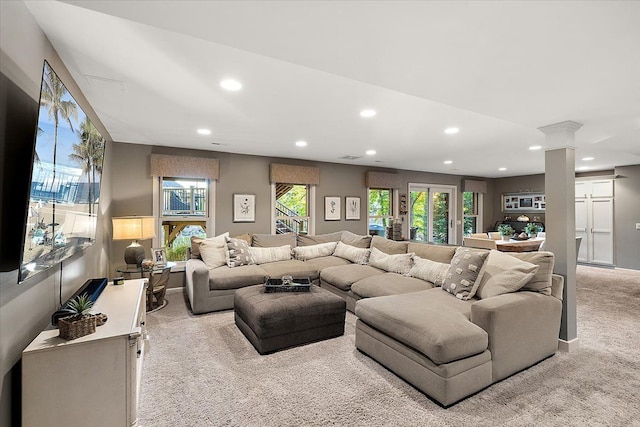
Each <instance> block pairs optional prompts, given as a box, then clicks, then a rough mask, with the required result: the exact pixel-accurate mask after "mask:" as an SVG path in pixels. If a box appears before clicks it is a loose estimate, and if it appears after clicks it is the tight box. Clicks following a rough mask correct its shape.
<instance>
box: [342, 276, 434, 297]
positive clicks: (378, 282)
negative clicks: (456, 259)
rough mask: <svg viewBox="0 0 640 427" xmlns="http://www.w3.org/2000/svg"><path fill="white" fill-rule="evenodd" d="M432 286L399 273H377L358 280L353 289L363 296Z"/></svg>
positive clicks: (377, 295)
mask: <svg viewBox="0 0 640 427" xmlns="http://www.w3.org/2000/svg"><path fill="white" fill-rule="evenodd" d="M431 288H433V284H432V283H429V282H425V281H424V280H420V279H416V278H414V277H407V276H403V275H401V274H397V273H385V274H377V275H375V276H371V277H367V278H366V279H362V280H358V281H357V282H355V283H354V284H353V285H351V291H352V292H353V293H354V294H356V295H358V296H359V297H361V298H371V297H381V296H384V295H398V294H406V293H409V292H418V291H424V290H427V289H431Z"/></svg>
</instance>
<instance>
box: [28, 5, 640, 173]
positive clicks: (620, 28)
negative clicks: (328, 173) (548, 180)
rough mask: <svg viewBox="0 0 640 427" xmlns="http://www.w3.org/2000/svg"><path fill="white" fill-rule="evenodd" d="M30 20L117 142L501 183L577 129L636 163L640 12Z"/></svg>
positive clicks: (163, 14)
mask: <svg viewBox="0 0 640 427" xmlns="http://www.w3.org/2000/svg"><path fill="white" fill-rule="evenodd" d="M25 3H26V4H27V6H28V8H29V10H30V11H31V13H32V14H33V16H34V17H35V19H36V20H37V22H38V23H39V25H40V26H41V27H42V29H43V30H44V32H45V33H46V34H47V36H48V37H49V39H50V40H51V42H52V44H53V46H54V47H55V49H56V50H57V52H58V54H59V55H60V57H61V58H62V60H63V61H64V63H65V64H66V66H67V68H69V70H70V72H71V73H72V75H73V77H74V78H75V80H76V82H77V83H78V85H79V86H80V88H81V89H82V91H83V93H84V95H85V96H86V98H87V99H88V100H89V102H90V103H91V105H92V106H93V108H94V109H95V110H96V112H97V114H98V116H99V117H100V119H101V120H102V122H103V123H104V125H105V127H106V128H107V130H108V131H109V133H110V134H111V136H112V138H113V139H114V140H115V141H119V142H129V143H140V144H153V145H160V146H173V147H186V148H195V149H204V150H213V151H224V152H233V153H244V154H257V155H266V156H277V157H291V158H299V159H309V160H319V161H328V162H338V163H350V164H358V165H370V166H380V167H388V168H398V169H409V170H420V171H430V172H440V173H453V174H460V175H476V176H484V177H500V176H513V175H525V174H533V173H542V172H544V150H540V151H536V152H532V151H529V150H528V147H529V146H531V145H542V146H544V145H545V138H544V135H543V134H542V133H541V132H540V131H538V130H537V128H538V127H541V126H545V125H549V124H553V123H557V122H560V121H564V120H574V121H577V122H579V123H582V124H583V125H584V126H583V127H582V129H580V130H579V131H578V132H577V133H576V143H575V145H576V166H577V167H580V166H588V167H589V168H590V169H593V170H604V169H611V168H613V167H614V166H620V165H629V164H640V24H638V23H639V22H640V2H633V1H626V2H623V1H620V2H616V1H603V2H598V1H567V2H564V1H556V2H538V1H530V2H484V1H475V2H462V1H456V2H446V1H442V2H437V1H428V2H420V1H414V2H399V1H339V2H338V1H315V2H306V1H298V2H289V1H228V2H227V1H216V2H213V1H155V2H152V1H126V2H125V1H65V2H56V1H26V2H25ZM228 77H233V78H235V79H237V80H239V81H241V82H242V84H243V88H242V90H240V91H238V92H227V91H225V90H224V89H222V88H220V86H219V82H220V81H221V80H222V79H224V78H228ZM123 82H124V83H123ZM364 108H372V109H375V110H376V111H377V116H376V117H374V118H370V119H363V118H361V117H360V116H359V112H360V111H361V110H362V109H364ZM450 126H455V127H458V128H459V129H460V132H459V133H458V134H456V135H445V134H444V129H445V128H447V127H450ZM199 127H208V128H210V129H212V131H213V133H212V135H210V136H201V135H198V134H197V133H196V129H197V128H199ZM299 139H304V140H306V141H307V142H308V143H309V145H308V146H307V147H305V148H297V147H295V146H294V142H295V141H296V140H299ZM214 144H219V145H214ZM546 148H556V147H546ZM368 149H375V150H376V151H377V154H376V155H375V156H366V155H365V151H366V150H368ZM343 156H361V157H360V158H358V159H355V160H341V159H340V157H343ZM586 156H591V157H595V159H594V160H592V161H588V162H587V161H582V160H581V159H582V158H583V157H586ZM444 160H452V161H453V163H452V164H450V165H445V164H443V161H444ZM499 167H506V168H507V171H504V172H500V171H498V168H499Z"/></svg>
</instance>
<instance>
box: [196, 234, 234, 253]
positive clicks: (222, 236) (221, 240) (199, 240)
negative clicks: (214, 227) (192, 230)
mask: <svg viewBox="0 0 640 427" xmlns="http://www.w3.org/2000/svg"><path fill="white" fill-rule="evenodd" d="M227 237H229V232H226V233H223V234H220V235H219V236H216V237H207V238H202V237H196V236H191V258H192V259H200V258H202V257H201V256H200V243H202V241H204V240H214V241H216V242H218V243H226V242H227V240H226V239H227Z"/></svg>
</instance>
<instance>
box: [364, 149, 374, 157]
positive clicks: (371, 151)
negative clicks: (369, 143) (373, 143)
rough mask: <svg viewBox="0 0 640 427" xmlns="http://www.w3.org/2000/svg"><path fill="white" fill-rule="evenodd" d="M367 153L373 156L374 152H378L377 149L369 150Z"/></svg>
mask: <svg viewBox="0 0 640 427" xmlns="http://www.w3.org/2000/svg"><path fill="white" fill-rule="evenodd" d="M366 153H367V156H373V155H374V154H376V150H367V151H366Z"/></svg>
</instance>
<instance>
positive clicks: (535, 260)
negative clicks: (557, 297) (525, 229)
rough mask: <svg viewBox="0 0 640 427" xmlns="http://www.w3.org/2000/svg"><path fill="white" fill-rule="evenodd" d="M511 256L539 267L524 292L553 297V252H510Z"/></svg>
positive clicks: (524, 287)
mask: <svg viewBox="0 0 640 427" xmlns="http://www.w3.org/2000/svg"><path fill="white" fill-rule="evenodd" d="M509 256H512V257H514V258H518V259H520V260H522V261H526V262H530V263H531V264H536V265H537V266H538V271H537V272H536V274H535V275H534V276H533V277H532V278H531V280H529V282H528V283H525V285H524V286H523V287H522V290H523V291H534V292H540V293H541V294H544V295H551V274H552V273H553V264H554V263H555V257H554V255H553V252H544V251H543V252H510V253H509Z"/></svg>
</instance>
